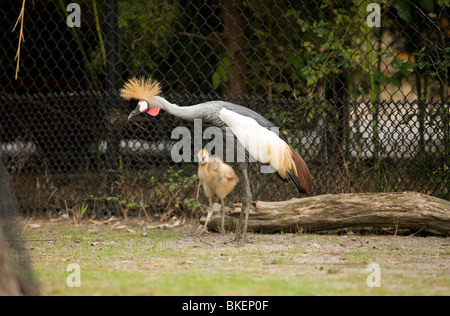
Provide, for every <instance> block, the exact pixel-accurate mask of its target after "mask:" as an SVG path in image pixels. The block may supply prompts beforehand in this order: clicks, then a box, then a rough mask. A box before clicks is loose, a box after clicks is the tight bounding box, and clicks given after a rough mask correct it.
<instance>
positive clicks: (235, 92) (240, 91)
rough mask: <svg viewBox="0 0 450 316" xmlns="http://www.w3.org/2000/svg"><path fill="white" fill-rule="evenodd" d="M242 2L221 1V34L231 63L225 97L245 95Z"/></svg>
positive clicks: (244, 41) (236, 0)
mask: <svg viewBox="0 0 450 316" xmlns="http://www.w3.org/2000/svg"><path fill="white" fill-rule="evenodd" d="M243 7H244V1H243V0H224V1H223V7H222V12H223V26H224V30H223V34H224V45H225V50H226V52H227V57H228V58H229V59H230V60H231V61H232V67H231V71H230V73H228V82H227V83H228V85H227V91H226V93H225V94H226V95H227V96H229V97H230V98H234V99H235V98H237V97H240V96H243V95H245V94H246V88H245V85H246V79H245V70H244V68H245V64H246V60H245V54H244V46H245V43H246V40H245V35H244V27H245V23H244V15H243Z"/></svg>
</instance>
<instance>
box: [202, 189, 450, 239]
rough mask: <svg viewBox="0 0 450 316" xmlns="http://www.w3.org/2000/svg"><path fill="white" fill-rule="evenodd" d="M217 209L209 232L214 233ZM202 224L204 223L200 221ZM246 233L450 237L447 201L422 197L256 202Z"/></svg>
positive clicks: (234, 216)
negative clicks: (356, 232) (380, 232)
mask: <svg viewBox="0 0 450 316" xmlns="http://www.w3.org/2000/svg"><path fill="white" fill-rule="evenodd" d="M219 209H220V205H219V204H214V210H215V212H214V215H213V217H212V218H211V220H210V222H209V224H208V228H209V229H210V230H218V229H219V225H220V215H219ZM240 212H241V210H240V205H236V206H235V207H234V209H230V208H227V210H226V215H225V226H226V229H227V230H232V229H234V226H235V224H236V222H237V220H238V219H239V214H240ZM202 220H203V218H202ZM248 228H249V231H254V232H264V233H277V232H297V231H306V232H330V231H341V230H344V229H352V230H361V229H364V230H366V229H369V230H386V231H388V232H393V233H397V232H404V231H409V232H410V233H416V232H422V233H429V234H437V235H447V236H448V235H450V202H449V201H446V200H442V199H439V198H436V197H432V196H429V195H426V194H422V193H415V192H404V193H355V194H325V195H319V196H313V197H307V198H302V199H292V200H289V201H283V202H261V201H257V202H254V203H253V205H252V209H251V211H250V217H249V224H248Z"/></svg>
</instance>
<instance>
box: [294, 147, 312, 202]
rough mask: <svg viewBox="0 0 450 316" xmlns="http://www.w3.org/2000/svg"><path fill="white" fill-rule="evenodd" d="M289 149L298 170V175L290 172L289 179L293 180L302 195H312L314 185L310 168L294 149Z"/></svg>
mask: <svg viewBox="0 0 450 316" xmlns="http://www.w3.org/2000/svg"><path fill="white" fill-rule="evenodd" d="M289 148H290V149H291V156H292V159H293V160H294V163H295V167H296V169H297V175H295V174H294V173H293V172H289V179H291V181H292V182H293V183H294V184H295V186H296V187H297V189H298V191H299V192H300V193H307V194H310V193H311V192H312V189H313V185H312V178H311V174H310V173H309V169H308V166H307V165H306V163H305V161H304V160H303V158H302V157H300V155H299V154H298V153H297V151H296V150H295V149H294V148H292V147H291V146H289Z"/></svg>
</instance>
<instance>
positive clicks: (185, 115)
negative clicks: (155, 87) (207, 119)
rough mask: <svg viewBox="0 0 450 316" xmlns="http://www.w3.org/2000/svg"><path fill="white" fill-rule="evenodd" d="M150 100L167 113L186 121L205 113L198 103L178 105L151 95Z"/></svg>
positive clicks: (199, 117)
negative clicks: (151, 98)
mask: <svg viewBox="0 0 450 316" xmlns="http://www.w3.org/2000/svg"><path fill="white" fill-rule="evenodd" d="M152 101H153V102H152V103H153V104H155V105H157V106H159V107H160V108H161V109H163V110H164V111H166V112H168V113H169V114H172V115H173V116H176V117H179V118H181V119H183V120H187V121H193V120H194V119H201V118H203V117H204V115H205V114H206V113H205V109H203V108H202V107H201V106H200V105H191V106H178V105H176V104H173V103H170V102H169V101H167V100H166V99H164V98H162V97H160V96H155V97H153V100H152Z"/></svg>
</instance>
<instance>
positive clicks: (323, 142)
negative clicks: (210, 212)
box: [0, 0, 450, 215]
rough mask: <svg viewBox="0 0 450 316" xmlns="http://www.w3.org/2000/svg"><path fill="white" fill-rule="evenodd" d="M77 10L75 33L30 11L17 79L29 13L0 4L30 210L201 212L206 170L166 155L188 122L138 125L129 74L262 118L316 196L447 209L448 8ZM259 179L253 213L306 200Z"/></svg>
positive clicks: (5, 94)
mask: <svg viewBox="0 0 450 316" xmlns="http://www.w3.org/2000/svg"><path fill="white" fill-rule="evenodd" d="M77 4H79V8H80V13H81V14H80V22H81V23H80V27H72V28H71V27H69V26H68V25H67V23H66V22H67V19H68V18H69V19H71V14H72V13H74V12H75V11H73V12H72V11H67V5H68V3H65V2H64V1H56V0H51V1H50V0H48V1H37V2H35V3H34V4H33V3H32V2H28V1H27V2H26V7H25V24H24V33H25V38H26V42H24V43H22V49H21V56H20V72H19V76H18V80H14V73H15V62H14V61H13V60H14V56H15V53H16V49H17V40H18V33H17V32H10V31H9V30H11V29H12V27H13V26H14V24H15V20H16V18H17V15H18V12H19V11H20V5H21V3H19V2H18V1H12V0H11V1H5V0H4V1H2V5H1V6H0V14H1V15H2V16H4V17H5V19H3V21H2V22H1V27H2V30H4V32H2V35H0V36H2V47H1V48H0V58H1V61H2V63H1V67H2V71H1V73H0V82H1V87H2V89H1V91H0V110H1V113H2V114H1V116H0V155H1V158H2V160H3V162H5V163H6V166H7V167H8V170H9V172H10V174H11V176H12V179H13V183H14V185H15V188H16V191H17V195H18V198H19V202H20V203H21V206H22V209H23V210H24V212H31V213H36V212H45V211H50V212H61V211H63V212H64V211H67V210H75V209H80V208H81V206H82V205H83V204H85V205H88V206H89V211H90V212H92V214H93V215H101V214H106V215H108V214H110V213H111V212H121V213H123V214H124V215H129V214H143V213H149V212H161V211H165V214H167V213H170V212H172V211H174V210H180V211H182V212H186V211H191V212H192V214H193V213H195V211H196V210H198V209H199V205H198V201H197V198H196V193H197V188H198V180H197V178H196V177H195V176H194V175H195V173H196V169H197V166H196V165H195V163H175V162H173V161H172V159H171V155H170V151H171V148H172V145H173V144H174V143H176V142H177V140H175V139H171V132H172V130H173V129H174V128H175V127H177V126H187V127H188V128H192V124H190V123H188V124H187V123H186V122H183V121H180V120H178V119H176V118H173V117H171V116H170V115H168V114H167V113H161V114H160V115H159V116H158V117H156V118H154V117H142V118H140V119H138V120H137V121H135V122H127V121H126V117H127V115H128V114H129V111H130V110H131V109H129V108H128V104H127V103H126V102H124V101H122V100H121V99H120V97H119V95H118V89H119V88H120V87H121V86H122V84H123V82H124V81H125V80H126V79H127V78H129V77H130V76H133V75H146V76H151V77H153V78H154V79H156V80H158V81H160V82H161V83H162V86H163V94H164V96H165V97H166V98H167V99H169V100H170V101H171V102H174V103H177V104H180V105H190V104H196V103H200V102H203V101H209V100H227V101H231V102H235V103H238V104H241V105H244V106H247V107H249V108H252V109H254V110H256V111H257V112H259V113H261V114H263V115H264V116H265V117H266V118H268V119H269V120H271V121H272V122H273V123H275V124H276V125H277V126H280V128H281V131H282V132H283V133H285V135H286V136H287V137H288V139H289V140H290V142H291V143H292V145H293V146H294V147H295V148H296V149H297V150H298V151H299V152H300V154H301V155H302V156H303V157H304V159H305V161H306V162H307V164H308V166H309V167H310V170H311V174H312V176H313V181H314V194H324V193H341V192H378V191H405V190H413V191H420V192H424V193H427V194H431V195H435V196H439V197H442V198H445V199H449V198H450V194H449V190H448V187H449V178H450V171H449V167H450V158H449V139H450V135H449V125H450V124H449V101H450V99H449V96H448V82H449V80H448V71H449V56H450V50H449V45H448V44H449V41H450V27H449V19H448V14H449V9H450V8H449V6H448V4H446V3H445V2H442V1H423V2H421V3H420V4H416V3H415V2H414V1H411V2H409V1H396V0H392V1H390V2H384V3H380V14H381V15H380V16H377V15H376V12H377V11H376V8H375V9H373V10H371V9H370V8H371V7H370V6H369V5H370V2H369V1H349V0H340V1H338V0H328V1H316V2H314V1H308V2H302V1H262V0H248V1H243V0H224V1H218V0H217V1H203V0H202V1H200V0H198V1H144V0H134V1H118V0H113V1H106V0H105V1H100V0H83V1H77ZM375 4H376V3H375ZM368 6H369V10H368ZM374 12H375V13H374ZM378 17H379V22H380V24H379V27H377V26H376V25H377V24H376V23H377V19H378ZM72 18H73V16H72ZM206 142H207V140H204V143H206ZM194 154H195V153H192V155H194ZM257 167H258V166H254V168H253V169H252V172H251V175H250V176H251V181H252V185H253V198H254V199H258V200H281V199H288V198H292V197H297V194H296V190H295V188H294V187H292V186H290V185H289V184H286V183H283V182H281V180H279V179H278V178H277V177H276V176H275V175H259V173H258V171H257ZM238 188H239V187H238ZM239 189H240V188H239ZM239 189H238V190H236V191H235V192H234V196H233V197H232V198H231V199H237V196H238V195H239ZM200 196H201V195H200ZM201 201H203V200H202V198H200V202H201Z"/></svg>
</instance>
